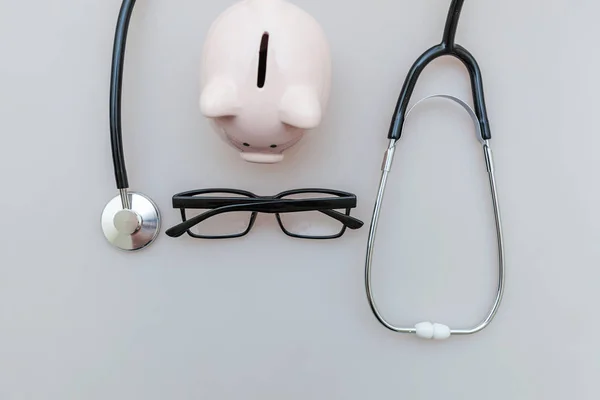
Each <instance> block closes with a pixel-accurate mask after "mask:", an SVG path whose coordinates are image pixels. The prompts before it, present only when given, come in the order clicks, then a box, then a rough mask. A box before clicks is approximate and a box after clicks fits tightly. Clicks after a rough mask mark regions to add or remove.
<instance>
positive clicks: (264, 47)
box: [257, 32, 269, 88]
mask: <svg viewBox="0 0 600 400" xmlns="http://www.w3.org/2000/svg"><path fill="white" fill-rule="evenodd" d="M268 53H269V33H268V32H265V33H264V34H263V35H262V39H261V40H260V50H259V53H258V80H257V86H258V87H259V88H262V87H263V86H265V80H266V79H267V56H268Z"/></svg>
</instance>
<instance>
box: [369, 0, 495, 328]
mask: <svg viewBox="0 0 600 400" xmlns="http://www.w3.org/2000/svg"><path fill="white" fill-rule="evenodd" d="M463 3H464V0H452V3H451V5H450V10H449V12H448V17H447V20H446V27H445V30H444V36H443V39H442V42H441V43H440V44H438V45H436V46H433V47H431V48H430V49H428V50H427V51H426V52H425V53H423V54H422V55H421V56H420V57H419V58H418V59H417V61H416V62H415V63H414V64H413V66H412V67H411V69H410V71H409V72H408V75H407V77H406V80H405V82H404V85H403V87H402V91H401V93H400V97H399V99H398V103H397V105H396V109H395V111H394V118H393V119H392V123H391V127H390V131H389V134H388V139H390V142H389V146H388V148H387V150H386V152H385V157H384V161H383V164H382V174H381V180H380V183H379V190H378V192H377V200H376V202H375V207H374V210H373V218H372V220H371V226H370V229H369V238H368V241H367V257H366V263H365V286H366V292H367V299H368V301H369V305H370V306H371V309H372V311H373V313H374V314H375V317H376V318H377V319H378V320H379V322H381V324H383V326H385V327H386V328H388V329H390V330H392V331H394V332H400V333H412V334H416V335H417V336H418V337H421V338H425V339H447V338H448V337H450V336H451V335H470V334H474V333H477V332H480V331H481V330H483V329H484V328H485V327H487V326H488V325H489V324H490V322H491V321H492V319H493V318H494V317H495V316H496V313H497V312H498V308H499V307H500V303H501V301H502V295H503V292H504V269H505V268H504V243H503V238H502V223H501V218H500V208H499V205H498V195H497V190H496V179H495V176H494V163H493V160H492V150H491V148H490V143H489V141H490V139H491V134H490V126H489V122H488V117H487V111H486V107H485V100H484V95H483V82H482V78H481V70H480V68H479V65H478V64H477V61H476V60H475V58H474V57H473V56H472V55H471V53H469V51H467V50H466V49H465V48H463V47H461V46H460V45H457V44H455V43H454V38H455V35H456V28H457V26H458V20H459V17H460V12H461V9H462V5H463ZM441 56H452V57H456V58H458V59H459V60H461V61H462V62H463V64H464V65H465V66H466V67H467V69H468V71H469V75H470V76H471V88H472V92H473V102H474V105H475V111H473V110H472V109H471V108H470V107H469V105H468V104H467V103H465V102H463V101H462V100H460V99H458V98H456V97H454V96H450V95H433V96H429V97H426V98H424V99H422V100H421V101H419V102H417V103H416V104H415V105H414V106H413V107H412V108H411V109H410V110H408V104H409V102H410V98H411V95H412V92H413V90H414V88H415V85H416V84H417V80H418V79H419V75H420V74H421V72H423V69H424V68H425V67H426V66H427V65H428V64H429V63H430V62H432V61H433V60H435V59H436V58H438V57H441ZM432 99H446V100H451V101H454V102H456V103H458V104H459V105H460V106H462V107H463V108H464V109H465V110H466V111H467V112H468V113H469V115H470V116H471V118H472V119H473V123H474V125H475V130H476V132H477V135H478V139H479V141H480V142H481V145H482V149H483V155H484V158H485V165H486V169H487V173H488V178H489V183H490V190H491V196H492V204H493V209H494V219H495V226H496V237H497V245H498V287H497V291H496V296H495V300H494V303H493V305H492V307H491V308H490V310H489V312H488V314H487V315H486V317H485V318H484V319H483V320H482V321H481V322H480V323H479V324H478V325H476V326H474V327H472V328H466V329H451V328H450V327H448V326H447V325H444V324H439V323H432V322H421V323H418V324H416V325H415V326H414V327H400V326H396V325H394V324H392V323H390V322H389V321H387V320H386V319H385V318H384V316H383V315H382V314H381V312H380V311H379V309H378V308H377V305H376V304H375V299H374V298H373V287H372V282H371V270H372V261H373V250H374V245H375V235H376V232H377V223H378V221H379V214H380V212H381V205H382V202H383V195H384V192H385V187H386V184H387V180H388V175H389V173H390V171H391V169H392V162H393V160H394V154H395V152H396V144H397V142H398V140H399V139H400V136H401V134H402V129H403V127H404V123H405V122H406V119H407V117H408V116H409V114H410V113H411V111H412V110H414V108H415V107H417V106H419V105H421V104H423V103H424V102H426V101H429V100H432ZM407 110H408V111H407Z"/></svg>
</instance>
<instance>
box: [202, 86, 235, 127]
mask: <svg viewBox="0 0 600 400" xmlns="http://www.w3.org/2000/svg"><path fill="white" fill-rule="evenodd" d="M239 109H240V102H239V99H238V92H237V88H236V86H235V84H234V83H233V82H232V81H230V80H228V79H223V78H216V79H213V80H211V81H210V82H208V84H207V85H206V86H205V87H204V90H202V94H201V95H200V111H201V112H202V114H203V115H204V116H205V117H207V118H218V117H232V116H236V115H237V114H238V112H239Z"/></svg>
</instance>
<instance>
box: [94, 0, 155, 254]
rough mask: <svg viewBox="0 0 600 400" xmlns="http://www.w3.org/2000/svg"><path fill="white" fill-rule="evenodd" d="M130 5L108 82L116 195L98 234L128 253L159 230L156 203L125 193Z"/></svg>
mask: <svg viewBox="0 0 600 400" xmlns="http://www.w3.org/2000/svg"><path fill="white" fill-rule="evenodd" d="M134 5H135V0H124V1H123V3H122V5H121V10H120V12H119V17H118V20H117V27H116V30H115V39H114V45H113V56H112V67H111V79H110V141H111V150H112V158H113V167H114V173H115V181H116V184H117V189H118V190H119V195H118V196H116V197H115V198H113V199H112V200H111V201H110V202H109V203H108V204H107V205H106V207H105V208H104V211H103V212H102V218H101V224H102V231H103V232H104V236H105V237H106V239H107V240H108V241H109V243H111V244H112V245H113V246H115V247H117V248H119V249H122V250H128V251H132V250H140V249H143V248H145V247H147V246H148V245H149V244H151V243H152V242H153V241H154V240H155V239H156V238H157V236H158V232H159V231H160V212H159V211H158V207H157V206H156V204H155V203H154V202H153V201H152V200H151V199H150V198H148V197H147V196H145V195H143V194H141V193H137V192H129V181H128V179H127V168H126V167H125V156H124V154H123V135H122V130H121V92H122V87H123V65H124V61H125V47H126V42H127V31H128V28H129V21H130V19H131V14H132V12H133V7H134Z"/></svg>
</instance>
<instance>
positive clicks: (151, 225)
mask: <svg viewBox="0 0 600 400" xmlns="http://www.w3.org/2000/svg"><path fill="white" fill-rule="evenodd" d="M102 231H103V232H104V236H105V237H106V239H107V240H108V241H109V243H110V244H112V245H113V246H115V247H117V248H119V249H122V250H127V251H134V250H140V249H143V248H144V247H146V246H148V245H149V244H150V243H152V242H153V241H154V240H155V239H156V237H157V236H158V232H159V231H160V212H159V211H158V207H157V206H156V204H154V202H153V201H152V200H150V199H149V198H148V197H146V196H144V195H143V194H140V193H136V192H128V193H127V192H124V193H123V192H122V194H121V195H120V196H117V197H115V198H113V199H112V200H111V201H110V202H109V203H108V204H107V205H106V207H105V208H104V211H103V212H102Z"/></svg>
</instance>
